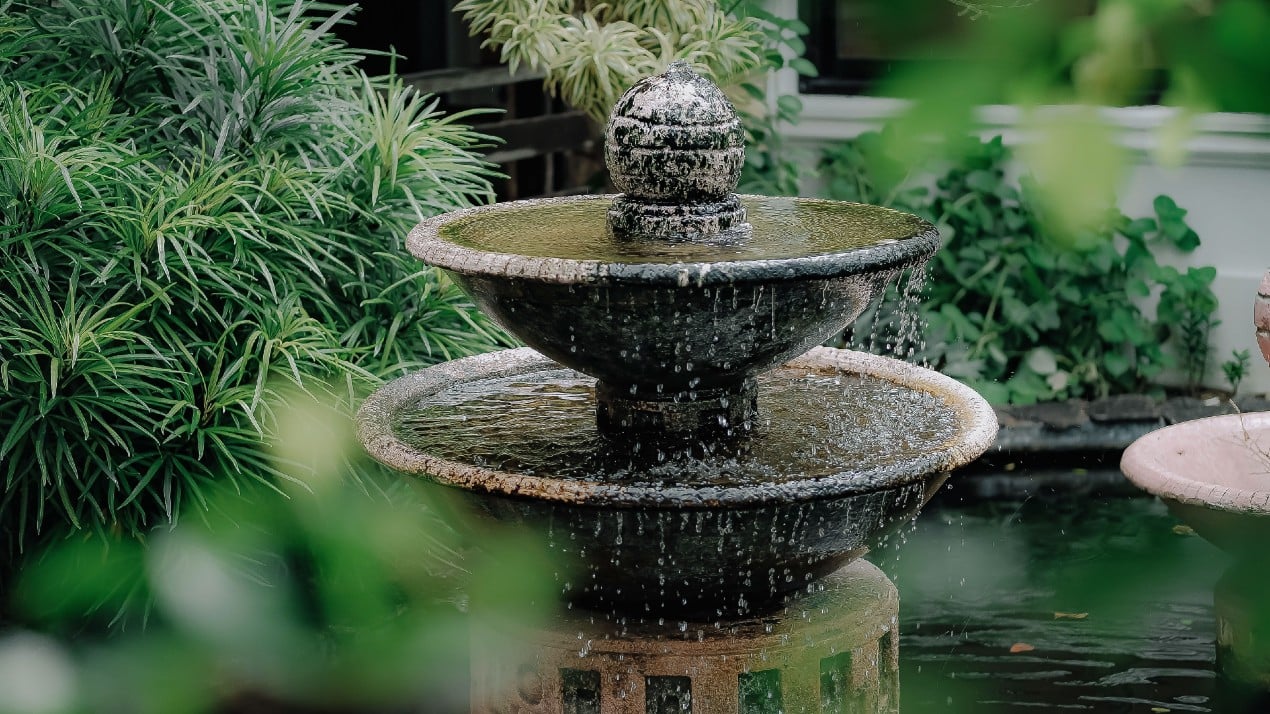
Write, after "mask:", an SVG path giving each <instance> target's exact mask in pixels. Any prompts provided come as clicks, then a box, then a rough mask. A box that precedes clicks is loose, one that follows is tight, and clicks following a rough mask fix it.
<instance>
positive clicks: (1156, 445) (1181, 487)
mask: <svg viewBox="0 0 1270 714" xmlns="http://www.w3.org/2000/svg"><path fill="white" fill-rule="evenodd" d="M1120 469H1121V470H1122V471H1124V473H1125V475H1126V476H1128V477H1129V480H1130V481H1132V482H1133V483H1134V484H1135V485H1137V486H1138V487H1139V488H1142V489H1143V490H1145V491H1148V492H1149V493H1152V494H1154V495H1156V496H1159V497H1160V498H1161V499H1163V500H1164V502H1165V503H1166V504H1167V505H1168V507H1169V510H1170V511H1172V512H1173V515H1175V516H1177V517H1178V518H1179V519H1181V520H1182V521H1183V522H1185V523H1186V524H1187V525H1189V526H1190V527H1191V528H1194V529H1195V532H1196V533H1199V534H1200V535H1201V536H1203V537H1204V538H1205V539H1206V540H1208V541H1209V542H1210V543H1213V544H1214V545H1216V546H1217V547H1219V548H1221V549H1222V550H1225V551H1227V552H1229V553H1233V554H1236V555H1240V556H1244V557H1254V558H1257V559H1260V560H1264V559H1267V558H1270V412H1253V413H1249V414H1227V415H1224V416H1217V417H1210V418H1208V419H1196V420H1195V421H1187V422H1181V423H1179V424H1174V425H1172V426H1167V427H1165V428H1163V429H1159V430H1157V431H1153V432H1151V433H1150V434H1147V435H1146V436H1144V437H1142V438H1140V439H1138V440H1137V441H1135V442H1133V444H1131V445H1130V446H1129V448H1128V449H1126V450H1125V452H1124V457H1123V458H1122V459H1121V461H1120Z"/></svg>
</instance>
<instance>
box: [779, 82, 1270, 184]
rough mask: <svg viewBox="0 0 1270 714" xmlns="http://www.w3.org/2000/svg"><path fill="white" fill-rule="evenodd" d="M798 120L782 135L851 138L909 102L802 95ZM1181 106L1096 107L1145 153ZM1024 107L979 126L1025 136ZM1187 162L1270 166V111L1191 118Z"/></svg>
mask: <svg viewBox="0 0 1270 714" xmlns="http://www.w3.org/2000/svg"><path fill="white" fill-rule="evenodd" d="M801 99H802V101H803V112H802V116H801V119H800V121H799V123H798V124H786V125H783V126H782V130H781V131H782V134H783V135H784V136H785V137H786V138H787V139H790V140H793V141H796V142H799V143H819V142H825V141H841V140H843V139H850V138H852V137H855V136H857V135H859V134H861V133H862V132H866V131H872V130H876V129H880V128H882V126H883V125H884V124H885V123H886V122H887V121H888V120H889V119H892V118H893V117H895V116H896V115H898V114H900V113H901V112H902V111H903V110H904V109H905V108H906V107H907V106H908V102H907V101H906V100H901V99H888V98H881V97H848V96H833V95H817V94H804V95H801ZM1065 110H1067V108H1066V107H1062V106H1054V107H1043V108H1042V109H1041V111H1043V112H1061V111H1065ZM1178 113H1179V110H1177V109H1174V108H1171V107H1162V106H1139V107H1114V108H1104V109H1100V110H1099V114H1100V115H1101V116H1102V117H1103V118H1104V119H1105V120H1106V121H1107V122H1108V123H1110V124H1111V125H1112V126H1115V127H1117V128H1119V129H1120V142H1121V144H1122V145H1123V146H1124V147H1125V148H1127V149H1129V150H1131V151H1133V152H1135V153H1141V154H1147V153H1149V152H1151V151H1153V150H1154V149H1155V148H1156V147H1157V146H1158V144H1159V140H1158V137H1157V134H1158V132H1159V130H1160V128H1161V127H1162V126H1164V125H1165V123H1166V122H1167V121H1168V120H1169V119H1171V118H1173V117H1175V116H1176V115H1177V114H1178ZM1023 116H1024V112H1023V110H1022V109H1020V108H1019V107H1017V106H1013V105H1006V104H993V105H988V106H983V107H980V108H979V109H978V110H977V111H976V120H977V125H978V129H979V131H980V132H981V133H983V134H986V135H996V134H1000V135H1002V136H1003V138H1004V140H1005V142H1006V143H1008V144H1018V143H1022V142H1026V141H1027V134H1026V132H1025V130H1023V129H1022V128H1021V126H1020V124H1021V121H1022V119H1023ZM1186 148H1187V158H1186V161H1187V163H1188V164H1191V165H1215V166H1244V167H1256V168H1270V116H1267V115H1264V114H1235V113H1210V114H1200V115H1197V116H1196V117H1195V118H1194V126H1193V131H1192V134H1191V136H1190V137H1189V139H1188V140H1187V142H1186Z"/></svg>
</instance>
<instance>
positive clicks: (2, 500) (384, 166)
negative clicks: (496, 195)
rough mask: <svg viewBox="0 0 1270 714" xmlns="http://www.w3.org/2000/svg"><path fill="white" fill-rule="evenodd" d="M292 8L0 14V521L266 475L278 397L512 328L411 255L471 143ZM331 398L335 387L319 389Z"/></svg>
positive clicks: (22, 531) (170, 513)
mask: <svg viewBox="0 0 1270 714" xmlns="http://www.w3.org/2000/svg"><path fill="white" fill-rule="evenodd" d="M346 13H347V10H346V9H344V8H339V7H337V6H325V5H319V4H316V3H312V2H307V1H306V0H289V1H288V0H246V1H244V0H175V1H172V0H164V1H163V2H160V1H158V0H82V1H80V2H70V3H46V2H37V1H35V0H30V1H28V0H15V1H13V2H8V3H0V275H3V277H4V282H5V289H4V290H3V291H2V292H0V479H2V480H0V524H3V525H0V529H3V530H4V532H5V533H6V538H8V539H10V540H9V541H8V545H9V546H10V547H12V546H14V545H16V544H20V543H21V542H22V539H24V538H26V539H29V538H30V536H31V535H32V534H34V533H39V532H44V533H47V532H49V531H56V530H60V529H62V528H63V527H64V526H71V527H75V528H92V529H98V530H109V531H119V532H124V533H131V532H137V531H139V530H141V529H144V528H146V527H148V526H151V525H154V524H155V523H158V522H162V521H164V520H166V519H173V518H175V514H176V513H178V512H179V509H180V506H181V504H182V502H183V501H191V500H192V501H193V502H195V503H196V504H197V503H200V502H202V500H203V498H204V493H205V492H206V490H207V488H208V486H209V485H210V484H211V483H212V482H213V481H216V480H220V479H229V480H230V481H234V482H253V481H264V482H270V481H272V480H274V479H276V478H279V477H280V474H278V473H277V472H276V471H275V470H274V469H273V467H272V466H270V463H269V461H268V460H267V459H266V458H265V457H264V451H263V449H264V446H263V444H264V443H265V442H267V441H268V439H269V438H270V437H271V435H272V433H273V429H274V419H273V415H272V413H271V411H270V409H271V408H270V407H269V406H268V405H269V404H270V403H271V397H275V396H276V394H275V393H274V392H275V389H276V385H278V384H289V385H293V386H295V387H299V388H300V389H302V390H309V391H317V390H325V391H330V390H335V391H338V392H339V393H341V394H342V395H344V403H345V404H346V405H347V404H351V396H352V395H353V394H355V393H356V392H357V391H358V390H359V389H361V387H362V386H364V385H365V384H368V383H371V382H373V381H374V380H376V379H377V378H379V377H381V376H385V375H391V374H395V373H399V372H401V371H402V370H405V369H408V368H411V367H415V366H418V365H420V364H424V363H428V362H431V361H436V360H440V359H448V358H452V357H454V356H457V355H462V354H466V353H471V352H474V351H479V350H483V349H488V348H490V347H491V346H494V345H496V344H498V343H500V341H502V340H503V339H504V338H502V337H501V336H500V334H499V333H497V332H496V331H495V330H494V329H493V328H492V327H491V326H490V325H489V324H488V323H487V322H485V321H484V320H483V319H482V318H480V317H479V316H477V315H476V314H474V313H473V312H472V310H471V307H470V305H469V304H468V302H467V301H466V300H465V298H463V296H462V295H461V294H460V293H459V292H458V291H457V290H456V289H455V288H454V287H453V286H451V285H450V284H448V283H447V282H445V281H444V279H443V278H442V277H441V276H439V275H438V274H437V273H435V272H432V271H430V270H426V269H422V266H420V265H419V264H418V263H417V262H416V261H414V260H413V259H412V258H410V257H409V256H408V255H407V254H406V253H405V251H404V249H403V236H404V235H405V233H406V232H407V231H408V229H409V227H410V226H411V225H412V224H413V223H414V222H416V221H418V220H419V219H420V218H422V217H425V216H428V215H432V214H435V213H437V212H439V211H444V210H448V209H452V208H457V207H461V206H466V205H469V204H471V203H473V202H484V201H487V200H489V199H490V198H491V190H490V186H489V183H488V181H487V178H488V177H489V176H490V172H489V168H488V166H487V165H486V164H484V163H483V162H482V160H481V159H480V157H479V155H478V154H477V153H475V149H476V148H478V147H479V145H480V144H481V143H482V142H483V141H484V140H485V138H484V137H482V136H480V135H478V134H475V133H473V132H472V131H471V130H470V129H468V128H466V127H465V126H464V125H462V124H461V123H460V122H461V121H462V119H463V117H462V116H458V115H452V116H444V115H442V114H441V113H440V112H439V111H438V110H437V105H436V102H435V101H434V100H431V99H430V98H428V97H425V96H420V95H417V94H413V93H411V92H409V91H407V90H405V89H403V87H402V86H401V85H400V84H396V83H393V82H390V81H383V82H377V81H372V80H370V79H368V78H367V77H366V76H365V75H364V74H363V73H361V72H360V71H359V70H358V69H356V67H355V63H356V61H357V60H358V58H359V55H358V54H357V53H356V52H355V51H353V50H350V49H349V48H347V47H345V46H344V45H343V44H342V43H341V42H339V41H338V40H337V39H335V38H334V36H333V35H331V34H330V32H329V31H330V29H331V27H332V25H333V24H334V23H336V22H340V21H343V20H345V19H346V18H345V14H346ZM323 385H337V386H336V387H329V386H323Z"/></svg>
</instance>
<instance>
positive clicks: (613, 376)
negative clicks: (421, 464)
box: [407, 196, 939, 430]
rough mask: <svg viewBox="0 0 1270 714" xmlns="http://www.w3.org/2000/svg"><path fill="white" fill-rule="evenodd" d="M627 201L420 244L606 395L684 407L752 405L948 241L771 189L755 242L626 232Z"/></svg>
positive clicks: (473, 213) (455, 219) (432, 260)
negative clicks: (748, 399)
mask: <svg viewBox="0 0 1270 714" xmlns="http://www.w3.org/2000/svg"><path fill="white" fill-rule="evenodd" d="M613 198H614V197H613V196H581V197H569V198H548V199H540V200H530V201H515V202H510V203H502V204H496V205H492V206H482V207H479V208H472V209H468V210H464V211H458V212H454V213H448V214H445V215H442V216H438V217H436V218H432V219H429V220H426V221H424V222H423V223H420V224H419V225H418V226H417V227H415V229H414V230H413V231H411V233H410V236H409V239H408V241H407V245H408V247H409V249H410V252H411V253H413V254H414V255H415V256H416V257H418V258H420V259H422V260H423V261H425V262H427V263H429V264H431V265H434V266H437V267H439V268H443V269H444V270H446V271H447V272H448V273H449V274H450V275H451V277H452V278H453V279H454V280H455V282H457V283H458V284H459V285H460V286H461V287H462V288H463V289H464V290H465V291H466V292H467V293H468V294H469V295H471V296H472V298H473V300H474V301H475V302H476V304H477V306H478V307H480V309H481V310H482V311H484V312H485V313H486V314H487V315H490V316H491V317H493V318H494V319H495V320H496V321H498V323H499V324H501V325H502V326H503V327H505V328H506V329H507V330H509V331H510V332H512V333H513V334H515V335H516V336H517V337H519V338H520V339H521V340H523V341H524V342H525V344H527V345H529V346H531V347H533V348H534V349H536V350H538V351H539V352H541V353H543V354H545V355H547V356H548V357H550V358H552V359H554V360H556V361H557V362H559V363H561V364H563V365H566V366H568V367H571V368H573V369H576V370H578V371H579V372H583V373H584V374H588V375H591V376H593V377H595V378H597V379H598V380H599V381H600V383H601V386H600V389H601V391H605V390H606V389H607V391H608V392H609V393H612V394H616V395H620V396H622V397H624V398H625V397H629V398H631V399H636V400H643V401H647V402H651V403H656V402H677V403H680V404H687V403H698V404H705V403H708V402H709V401H710V400H711V399H715V398H720V399H723V400H725V401H726V400H727V399H728V398H729V397H728V395H729V394H731V395H733V398H734V400H735V402H736V403H737V404H740V403H742V402H743V401H744V400H745V393H746V391H747V389H746V385H747V384H748V383H751V382H752V380H753V377H754V376H755V375H756V374H757V373H759V372H761V371H763V370H765V369H768V368H770V367H772V366H775V365H777V364H780V363H782V362H785V361H786V360H788V359H790V358H792V357H795V356H797V355H799V354H802V353H803V352H805V351H807V350H808V349H810V348H812V347H814V346H815V345H817V344H820V343H822V342H824V341H825V340H826V339H828V338H830V337H832V336H833V335H834V334H837V333H838V332H840V331H842V330H843V329H844V328H846V327H847V325H849V324H850V323H851V322H852V321H853V320H855V318H856V317H857V316H858V315H859V314H860V312H861V311H862V310H863V309H864V307H865V306H866V305H867V304H868V302H869V300H870V299H871V298H873V297H874V296H875V295H876V294H877V293H878V292H879V291H880V290H881V289H882V288H883V287H884V286H885V285H886V283H887V282H888V281H890V280H891V279H893V278H894V277H895V276H896V274H897V273H898V272H899V271H901V270H903V269H905V268H909V267H914V266H918V265H921V264H923V263H925V262H926V261H927V260H929V259H930V257H931V256H932V255H933V254H934V252H935V250H936V249H937V248H938V246H939V237H938V234H937V233H936V231H935V229H934V227H933V226H931V225H930V224H929V223H927V222H926V221H923V220H921V219H919V218H917V217H916V216H912V215H909V214H905V213H900V212H898V211H893V210H890V209H886V208H880V207H877V206H868V205H863V204H854V203H843V202H833V201H821V200H815V199H804V198H767V197H759V196H744V197H741V202H742V205H743V206H744V207H745V210H746V213H747V214H748V220H749V224H750V226H751V230H750V231H749V235H748V236H746V237H744V238H741V239H737V240H731V239H727V238H725V239H723V240H719V241H702V240H680V241H667V240H660V239H658V240H652V239H648V240H645V239H625V238H622V237H619V236H616V235H614V234H613V233H612V232H611V231H610V230H609V228H608V226H607V224H606V211H607V209H608V207H609V206H610V204H611V203H612V201H613ZM602 399H603V396H602ZM653 411H654V412H655V411H656V410H653ZM601 416H602V420H603V414H602V415H601ZM698 417H701V418H705V417H704V416H703V414H689V415H687V416H685V417H684V418H685V419H687V420H688V421H692V420H693V419H696V418H698ZM623 426H625V427H627V428H635V429H636V430H639V426H640V424H623ZM652 426H653V427H654V428H656V429H659V430H665V429H671V430H673V429H675V425H673V424H655V425H652ZM685 428H688V429H692V428H693V425H691V424H688V425H685Z"/></svg>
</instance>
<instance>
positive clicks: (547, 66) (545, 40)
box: [455, 0, 763, 124]
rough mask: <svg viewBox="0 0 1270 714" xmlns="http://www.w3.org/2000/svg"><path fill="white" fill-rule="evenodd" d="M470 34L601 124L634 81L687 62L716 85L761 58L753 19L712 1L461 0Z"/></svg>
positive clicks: (732, 78)
mask: <svg viewBox="0 0 1270 714" xmlns="http://www.w3.org/2000/svg"><path fill="white" fill-rule="evenodd" d="M455 12H460V13H463V18H464V20H466V21H467V23H468V25H469V26H470V27H471V30H472V34H474V35H476V34H486V35H488V38H487V39H486V40H485V42H484V44H483V46H485V47H490V48H493V49H496V50H498V51H499V55H500V57H501V59H502V61H503V62H506V63H507V64H508V66H509V67H510V68H511V70H512V71H513V72H514V71H516V69H517V67H519V66H520V65H522V64H523V65H526V66H528V67H531V68H533V69H536V70H540V71H542V72H544V73H545V75H546V85H547V89H548V90H549V91H550V92H551V93H552V94H553V95H557V94H558V95H559V96H560V97H561V98H562V99H563V100H564V101H565V102H567V103H568V104H570V105H571V106H574V107H577V108H578V109H581V110H583V111H585V112H586V113H587V114H588V115H590V116H591V118H592V119H594V120H595V121H597V122H599V123H601V124H603V123H604V122H605V121H606V120H607V118H608V112H609V108H610V107H612V106H613V103H614V102H616V101H617V98H618V97H619V96H621V94H622V92H625V91H626V89H627V88H628V87H630V86H631V85H632V84H634V83H635V82H636V81H637V80H639V79H641V78H643V77H646V76H648V75H652V74H657V73H659V72H661V71H663V70H665V68H666V67H667V66H669V65H670V63H671V62H673V61H675V60H685V61H687V62H689V63H691V64H692V65H694V66H695V67H696V68H697V69H698V70H699V71H702V72H704V73H705V74H707V75H708V76H711V77H713V78H714V80H715V81H716V82H718V83H720V84H729V83H731V82H733V81H736V80H737V79H739V78H741V77H743V76H745V75H746V74H748V73H750V72H751V71H753V70H754V69H756V68H757V67H759V66H761V65H762V63H763V57H762V56H761V54H760V52H761V48H762V44H761V39H760V36H759V34H758V31H757V28H756V27H755V24H754V23H753V22H751V21H750V20H748V19H747V18H743V17H737V16H735V15H732V14H730V13H728V12H725V11H724V10H723V9H721V8H720V7H719V5H718V3H716V2H714V1H713V0H706V1H704V2H702V1H699V0H669V1H668V0H623V1H622V2H610V3H597V2H592V0H576V1H575V0H514V1H512V2H505V1H503V0H462V1H461V2H459V3H458V5H456V6H455Z"/></svg>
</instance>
